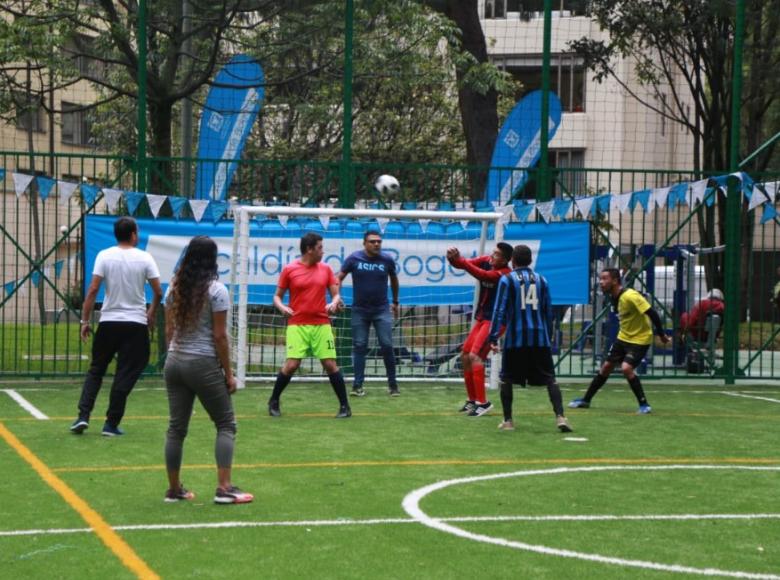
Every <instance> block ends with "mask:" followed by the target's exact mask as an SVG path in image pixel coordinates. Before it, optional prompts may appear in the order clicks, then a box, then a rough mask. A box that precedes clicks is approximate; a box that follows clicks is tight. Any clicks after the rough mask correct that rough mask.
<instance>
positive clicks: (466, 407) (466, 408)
mask: <svg viewBox="0 0 780 580" xmlns="http://www.w3.org/2000/svg"><path fill="white" fill-rule="evenodd" d="M475 405H476V403H475V402H474V401H466V402H465V403H463V406H462V407H461V408H460V409H458V413H471V412H472V411H473V410H474V406H475Z"/></svg>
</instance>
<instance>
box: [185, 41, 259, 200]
mask: <svg viewBox="0 0 780 580" xmlns="http://www.w3.org/2000/svg"><path fill="white" fill-rule="evenodd" d="M264 96H265V77H264V75H263V69H262V67H261V66H260V64H259V63H258V62H257V61H256V60H254V59H253V58H252V57H250V56H247V55H245V54H239V55H236V56H234V57H233V58H232V59H230V62H229V63H228V64H226V65H225V67H224V68H223V69H222V70H221V71H219V73H218V74H217V76H216V78H215V79H214V82H213V85H212V87H211V90H210V91H209V94H208V96H207V97H206V107H205V109H204V113H203V116H202V117H201V120H200V137H199V139H198V158H199V159H219V160H220V161H219V162H217V161H202V162H200V163H199V164H198V172H197V175H196V178H195V197H197V198H198V199H225V197H226V195H227V190H228V187H230V181H231V179H232V178H233V172H234V171H235V170H236V159H238V158H239V157H241V151H242V149H243V148H244V143H246V138H247V136H248V135H249V131H250V130H251V129H252V125H253V124H254V122H255V119H256V118H257V113H258V112H259V111H260V107H261V105H262V103H263V97H264Z"/></svg>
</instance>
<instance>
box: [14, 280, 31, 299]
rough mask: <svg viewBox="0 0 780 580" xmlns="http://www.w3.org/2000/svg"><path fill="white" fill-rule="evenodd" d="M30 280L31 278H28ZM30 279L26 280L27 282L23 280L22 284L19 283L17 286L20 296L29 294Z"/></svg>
mask: <svg viewBox="0 0 780 580" xmlns="http://www.w3.org/2000/svg"><path fill="white" fill-rule="evenodd" d="M28 281H29V280H28ZM28 281H26V282H22V283H21V284H19V285H18V286H17V287H16V293H17V294H18V295H19V296H26V295H27V282H28Z"/></svg>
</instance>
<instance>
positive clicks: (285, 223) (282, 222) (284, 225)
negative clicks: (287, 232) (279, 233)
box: [276, 215, 290, 228]
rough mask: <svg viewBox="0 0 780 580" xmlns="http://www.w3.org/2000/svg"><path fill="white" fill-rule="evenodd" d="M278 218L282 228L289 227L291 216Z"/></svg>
mask: <svg viewBox="0 0 780 580" xmlns="http://www.w3.org/2000/svg"><path fill="white" fill-rule="evenodd" d="M276 217H277V218H279V223H280V224H282V227H283V228H286V227H287V221H288V220H289V219H290V216H288V215H279V216H276Z"/></svg>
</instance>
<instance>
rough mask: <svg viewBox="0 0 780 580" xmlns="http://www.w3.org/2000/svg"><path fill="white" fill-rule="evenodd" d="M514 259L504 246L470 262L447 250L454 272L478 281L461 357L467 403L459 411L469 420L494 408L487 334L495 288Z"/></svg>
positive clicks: (455, 251) (509, 248)
mask: <svg viewBox="0 0 780 580" xmlns="http://www.w3.org/2000/svg"><path fill="white" fill-rule="evenodd" d="M511 258H512V246H510V245H509V244H507V243H504V242H500V243H498V244H496V249H495V250H493V253H492V254H491V255H490V256H479V257H478V258H471V259H466V258H464V257H463V256H461V255H460V251H458V248H454V247H453V248H449V249H448V250H447V260H449V262H450V264H452V267H453V268H459V269H461V270H465V271H466V272H468V273H469V274H471V275H472V276H474V278H476V279H477V280H479V301H478V303H477V312H476V316H475V317H474V326H473V327H472V328H471V332H469V335H468V337H467V338H466V342H464V343H463V353H462V354H461V362H462V365H463V378H464V380H465V382H466V393H467V399H466V403H465V404H464V405H463V407H462V408H461V409H460V411H461V413H467V414H468V416H469V417H479V416H481V415H484V414H485V413H487V412H488V411H490V410H491V409H492V408H493V405H492V404H491V403H490V401H488V400H487V394H486V392H485V358H487V355H488V353H490V344H489V343H488V334H489V332H490V319H491V317H492V315H493V302H494V301H495V298H496V286H498V281H499V280H500V279H501V276H503V275H504V274H508V273H509V272H510V271H511V270H510V269H509V267H508V264H509V260H510V259H511Z"/></svg>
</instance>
